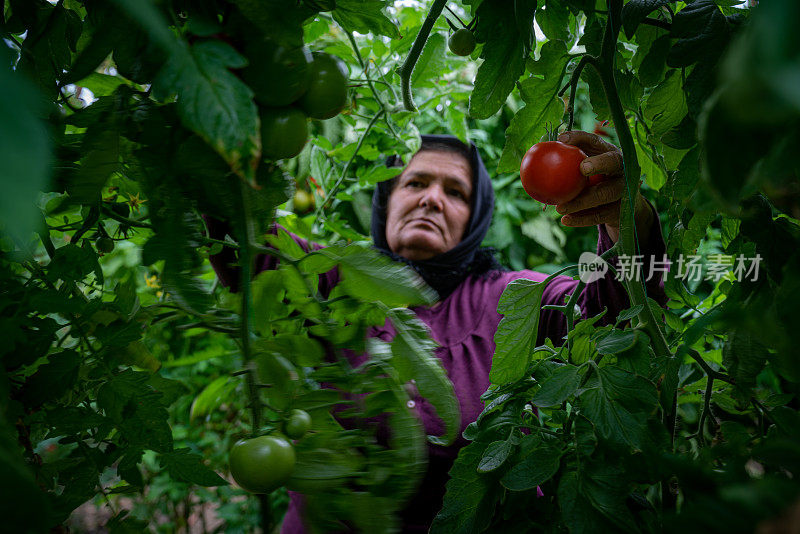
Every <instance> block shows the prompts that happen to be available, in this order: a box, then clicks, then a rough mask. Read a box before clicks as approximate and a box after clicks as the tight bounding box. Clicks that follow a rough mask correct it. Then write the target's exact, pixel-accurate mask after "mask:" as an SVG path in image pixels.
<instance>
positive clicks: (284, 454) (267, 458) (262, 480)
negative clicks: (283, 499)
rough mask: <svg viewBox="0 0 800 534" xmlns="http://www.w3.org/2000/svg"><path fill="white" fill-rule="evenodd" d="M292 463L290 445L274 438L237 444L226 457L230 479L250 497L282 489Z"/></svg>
mask: <svg viewBox="0 0 800 534" xmlns="http://www.w3.org/2000/svg"><path fill="white" fill-rule="evenodd" d="M295 461H296V457H295V453H294V448H293V447H292V444H291V443H289V442H288V441H286V439H284V438H283V437H281V436H279V435H277V434H270V435H267V436H258V437H255V438H249V439H242V440H239V441H237V442H236V443H235V444H234V445H233V447H232V448H231V452H230V456H229V464H230V469H231V475H232V476H233V479H234V480H236V483H237V484H239V485H240V486H241V487H242V488H244V489H246V490H247V491H249V492H251V493H270V492H271V491H273V490H275V489H277V488H279V487H280V486H282V485H284V484H285V483H286V481H287V480H288V479H289V477H290V476H291V475H292V472H293V471H294V464H295Z"/></svg>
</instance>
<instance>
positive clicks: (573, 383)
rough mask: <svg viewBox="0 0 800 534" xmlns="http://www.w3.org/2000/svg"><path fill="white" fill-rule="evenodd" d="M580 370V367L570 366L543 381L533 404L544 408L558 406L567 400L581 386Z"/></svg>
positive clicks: (533, 399)
mask: <svg viewBox="0 0 800 534" xmlns="http://www.w3.org/2000/svg"><path fill="white" fill-rule="evenodd" d="M578 370H579V368H578V367H576V366H574V365H569V364H567V365H564V366H562V367H559V368H557V369H556V370H555V371H553V374H551V375H550V376H549V377H547V378H546V379H543V380H542V381H541V388H539V390H538V391H537V392H536V394H535V395H534V396H533V398H532V399H531V404H533V405H534V406H542V407H547V406H558V405H560V404H561V403H562V402H564V401H565V400H567V399H568V398H569V397H571V396H572V395H573V394H574V393H575V391H576V390H577V389H578V386H579V385H580V379H581V377H580V375H579V374H578Z"/></svg>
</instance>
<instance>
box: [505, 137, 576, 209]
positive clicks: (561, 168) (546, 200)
mask: <svg viewBox="0 0 800 534" xmlns="http://www.w3.org/2000/svg"><path fill="white" fill-rule="evenodd" d="M585 158H586V154H585V153H584V152H583V150H581V149H580V148H578V147H576V146H572V145H567V144H565V143H562V142H560V141H544V142H542V143H536V144H535V145H533V146H532V147H531V148H530V149H529V150H528V152H526V153H525V157H524V158H522V165H520V168H519V176H520V179H521V180H522V187H523V188H524V189H525V192H526V193H528V195H530V196H531V198H533V199H534V200H538V201H539V202H542V203H543V204H563V203H564V202H568V201H570V200H572V199H573V198H575V197H576V196H578V194H579V193H580V192H581V191H583V188H584V187H586V186H587V185H588V183H589V179H588V178H586V176H584V175H582V174H581V169H580V164H581V161H583V160H584V159H585Z"/></svg>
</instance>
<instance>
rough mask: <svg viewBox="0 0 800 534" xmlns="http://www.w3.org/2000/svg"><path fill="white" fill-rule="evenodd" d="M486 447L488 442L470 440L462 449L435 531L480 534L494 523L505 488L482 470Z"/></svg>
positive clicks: (434, 521) (437, 518)
mask: <svg viewBox="0 0 800 534" xmlns="http://www.w3.org/2000/svg"><path fill="white" fill-rule="evenodd" d="M485 448H486V444H484V443H470V444H469V445H467V446H466V447H464V448H462V449H461V450H460V451H459V453H458V458H456V461H455V463H454V464H453V467H452V468H451V469H450V472H449V475H450V480H448V481H447V485H446V492H445V495H444V501H443V502H442V509H441V510H440V511H439V514H438V515H437V516H436V517H435V518H434V520H433V524H432V525H431V528H430V533H431V534H472V533H478V532H483V531H485V530H486V528H487V527H488V526H489V524H490V523H491V520H492V515H493V512H494V508H495V503H496V500H497V498H498V496H499V493H500V491H501V487H500V485H499V484H497V481H496V479H495V478H493V477H492V476H491V475H490V474H482V473H478V470H477V466H478V463H479V462H480V460H481V457H482V456H483V452H484V450H485Z"/></svg>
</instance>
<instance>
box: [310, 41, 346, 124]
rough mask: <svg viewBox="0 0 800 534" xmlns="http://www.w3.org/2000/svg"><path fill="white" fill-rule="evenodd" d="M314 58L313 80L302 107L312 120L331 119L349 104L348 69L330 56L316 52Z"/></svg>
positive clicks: (312, 65) (312, 66)
mask: <svg viewBox="0 0 800 534" xmlns="http://www.w3.org/2000/svg"><path fill="white" fill-rule="evenodd" d="M313 57H314V60H313V61H312V62H311V69H310V70H311V74H310V76H311V80H310V81H309V83H308V90H307V91H306V92H305V94H304V95H303V96H302V98H300V107H302V108H303V109H304V110H305V112H306V114H307V115H308V116H309V117H311V118H312V119H330V118H331V117H335V116H336V115H338V114H339V112H340V111H342V109H344V106H345V105H346V104H347V78H348V74H347V67H345V65H344V63H342V62H341V61H340V60H339V59H337V58H335V57H333V56H330V55H328V54H323V53H319V52H315V53H314V54H313Z"/></svg>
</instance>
